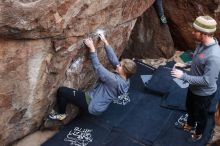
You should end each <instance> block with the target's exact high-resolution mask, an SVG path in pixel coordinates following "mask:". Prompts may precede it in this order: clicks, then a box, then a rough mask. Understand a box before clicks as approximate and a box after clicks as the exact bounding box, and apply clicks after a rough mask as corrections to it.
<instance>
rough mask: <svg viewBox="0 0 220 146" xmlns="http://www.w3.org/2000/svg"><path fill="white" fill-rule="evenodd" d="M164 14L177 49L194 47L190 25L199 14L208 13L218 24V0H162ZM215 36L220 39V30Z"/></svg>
mask: <svg viewBox="0 0 220 146" xmlns="http://www.w3.org/2000/svg"><path fill="white" fill-rule="evenodd" d="M163 4H164V9H165V14H166V16H167V17H168V24H169V27H170V31H171V34H172V37H173V38H174V39H173V41H174V43H175V46H176V47H177V49H181V50H189V49H194V47H195V43H194V41H193V39H192V36H191V32H192V28H191V25H192V23H193V21H194V20H195V18H196V17H197V16H200V15H210V16H212V17H213V18H214V19H216V21H217V23H218V27H217V28H219V26H220V1H219V0H191V1H190V0H163ZM215 36H216V37H217V38H218V40H220V30H219V29H217V32H216V34H215Z"/></svg>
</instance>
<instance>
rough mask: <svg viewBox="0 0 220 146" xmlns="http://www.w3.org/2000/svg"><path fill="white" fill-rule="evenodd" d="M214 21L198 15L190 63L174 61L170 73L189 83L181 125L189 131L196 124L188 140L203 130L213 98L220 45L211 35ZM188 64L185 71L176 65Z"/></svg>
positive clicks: (194, 137)
mask: <svg viewBox="0 0 220 146" xmlns="http://www.w3.org/2000/svg"><path fill="white" fill-rule="evenodd" d="M216 25H217V23H216V21H215V20H214V19H213V18H212V17H210V16H199V17H197V18H196V20H195V21H194V23H193V28H194V30H193V31H192V35H193V38H194V39H195V41H197V42H198V43H199V44H198V46H197V47H196V49H195V52H194V54H193V60H192V62H191V64H181V63H176V64H175V65H174V68H173V70H172V71H171V75H172V76H173V77H176V78H179V79H182V80H183V81H186V82H188V83H189V89H188V93H187V99H186V108H187V113H188V119H187V122H186V123H185V124H183V126H182V127H181V128H182V129H184V130H186V131H190V132H192V129H193V127H194V126H195V124H196V123H197V126H196V130H195V132H192V135H191V138H190V139H189V140H190V141H193V142H195V141H198V140H200V139H201V138H202V134H203V132H204V130H205V127H206V123H207V119H208V109H209V107H210V104H211V100H212V98H213V97H214V95H215V93H216V90H217V84H216V81H217V79H218V75H219V71H220V47H219V45H218V41H217V40H216V39H215V38H214V37H213V34H214V32H215V31H216ZM186 66H191V71H190V73H189V74H187V73H184V72H183V71H181V70H178V69H176V67H186Z"/></svg>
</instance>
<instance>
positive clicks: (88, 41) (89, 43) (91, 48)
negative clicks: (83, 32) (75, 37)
mask: <svg viewBox="0 0 220 146" xmlns="http://www.w3.org/2000/svg"><path fill="white" fill-rule="evenodd" d="M83 42H84V43H85V45H86V46H87V47H88V48H89V51H90V52H95V46H94V44H93V40H92V38H86V39H84V40H83Z"/></svg>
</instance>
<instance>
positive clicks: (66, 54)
mask: <svg viewBox="0 0 220 146" xmlns="http://www.w3.org/2000/svg"><path fill="white" fill-rule="evenodd" d="M153 1H154V0H135V1H134V0H123V1H120V0H2V1H0V82H1V84H0V113H1V118H0V129H1V131H0V145H8V144H10V143H11V142H13V141H15V140H17V139H20V138H22V137H24V136H25V135H27V134H29V133H31V132H33V131H35V130H36V129H38V128H39V126H40V125H41V123H42V120H43V118H44V116H45V115H46V114H47V112H48V110H49V108H51V107H52V106H53V104H54V102H55V94H56V90H57V88H58V87H59V86H61V85H66V86H70V87H74V88H80V89H84V88H89V87H90V86H91V85H92V84H93V83H94V81H95V76H94V73H93V71H92V67H91V63H90V61H89V59H88V54H87V53H88V52H87V51H86V49H85V46H84V45H83V43H82V39H83V38H85V37H86V36H91V37H93V38H94V40H95V45H96V46H97V52H98V56H99V58H100V61H101V62H102V63H103V64H104V65H105V66H107V63H108V62H107V61H106V57H105V53H104V50H103V49H102V46H103V44H101V43H100V42H99V41H98V40H97V39H96V36H95V35H94V32H95V30H96V29H98V28H102V29H104V30H105V31H106V34H107V38H108V40H109V42H110V43H111V44H112V46H113V47H114V48H115V49H116V53H117V55H118V56H120V55H121V54H122V51H123V48H124V47H125V45H126V42H127V41H128V39H129V37H130V33H131V31H132V29H133V27H134V25H135V22H136V19H137V17H138V16H140V15H141V14H142V13H143V12H144V11H145V10H146V9H147V8H148V7H150V6H151V5H152V3H153Z"/></svg>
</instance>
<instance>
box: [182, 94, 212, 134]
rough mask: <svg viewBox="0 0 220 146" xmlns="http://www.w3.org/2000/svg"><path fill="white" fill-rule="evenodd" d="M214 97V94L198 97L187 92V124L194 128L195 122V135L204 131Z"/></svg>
mask: <svg viewBox="0 0 220 146" xmlns="http://www.w3.org/2000/svg"><path fill="white" fill-rule="evenodd" d="M214 95H215V93H214V94H212V95H209V96H198V95H195V94H193V93H192V92H191V91H190V90H188V93H187V99H186V109H187V113H188V115H189V116H188V119H187V124H189V125H190V126H195V124H196V122H197V127H196V134H202V133H203V132H204V130H205V127H206V123H207V120H208V110H209V107H210V105H211V100H212V98H213V97H214Z"/></svg>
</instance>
